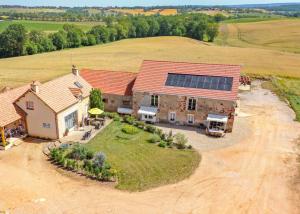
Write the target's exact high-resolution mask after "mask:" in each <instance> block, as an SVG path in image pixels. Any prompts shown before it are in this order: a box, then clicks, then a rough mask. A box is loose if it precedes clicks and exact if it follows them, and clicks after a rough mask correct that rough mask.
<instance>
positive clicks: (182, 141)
mask: <svg viewBox="0 0 300 214" xmlns="http://www.w3.org/2000/svg"><path fill="white" fill-rule="evenodd" d="M174 138H175V143H176V145H177V148H178V149H185V147H186V146H185V145H186V144H187V142H188V139H187V137H186V136H185V135H184V134H182V133H177V134H176V135H175V136H174Z"/></svg>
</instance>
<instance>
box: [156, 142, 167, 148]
mask: <svg viewBox="0 0 300 214" xmlns="http://www.w3.org/2000/svg"><path fill="white" fill-rule="evenodd" d="M158 146H159V147H162V148H166V146H167V144H166V142H164V141H160V143H159V144H158Z"/></svg>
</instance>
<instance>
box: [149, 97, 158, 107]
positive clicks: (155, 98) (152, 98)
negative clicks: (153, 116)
mask: <svg viewBox="0 0 300 214" xmlns="http://www.w3.org/2000/svg"><path fill="white" fill-rule="evenodd" d="M151 106H155V107H157V106H158V95H152V96H151Z"/></svg>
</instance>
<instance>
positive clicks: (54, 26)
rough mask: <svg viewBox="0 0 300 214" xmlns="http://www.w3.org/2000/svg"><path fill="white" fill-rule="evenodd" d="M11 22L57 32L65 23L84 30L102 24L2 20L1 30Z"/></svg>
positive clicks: (31, 28)
mask: <svg viewBox="0 0 300 214" xmlns="http://www.w3.org/2000/svg"><path fill="white" fill-rule="evenodd" d="M11 24H22V25H24V26H25V27H26V29H27V30H29V31H31V30H38V31H44V32H46V33H51V32H56V31H59V30H62V29H63V26H64V24H74V25H76V26H78V27H79V28H80V29H82V30H83V31H88V30H90V29H91V28H92V27H93V26H94V25H100V24H102V23H101V22H51V21H49V22H48V21H30V20H13V21H2V22H0V32H2V31H3V30H5V28H7V27H8V26H9V25H11Z"/></svg>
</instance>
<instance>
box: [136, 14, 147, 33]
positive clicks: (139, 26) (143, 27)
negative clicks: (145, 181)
mask: <svg viewBox="0 0 300 214" xmlns="http://www.w3.org/2000/svg"><path fill="white" fill-rule="evenodd" d="M135 27H136V30H135V31H136V37H146V36H147V35H148V31H149V28H150V26H149V24H148V22H147V21H146V20H145V18H139V19H138V20H137V21H136V22H135Z"/></svg>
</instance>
